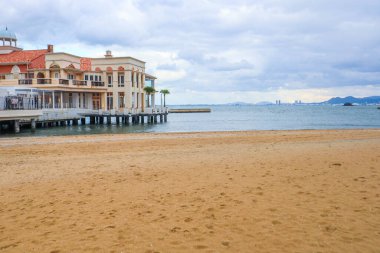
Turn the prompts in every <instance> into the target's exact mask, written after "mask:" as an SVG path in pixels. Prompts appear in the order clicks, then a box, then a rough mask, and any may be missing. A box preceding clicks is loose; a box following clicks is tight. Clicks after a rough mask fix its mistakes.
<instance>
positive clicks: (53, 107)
mask: <svg viewBox="0 0 380 253" xmlns="http://www.w3.org/2000/svg"><path fill="white" fill-rule="evenodd" d="M52 97H53V109H55V96H54V91H52Z"/></svg>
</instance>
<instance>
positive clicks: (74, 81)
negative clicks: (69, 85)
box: [73, 80, 87, 86]
mask: <svg viewBox="0 0 380 253" xmlns="http://www.w3.org/2000/svg"><path fill="white" fill-rule="evenodd" d="M73 85H76V86H87V81H84V80H73Z"/></svg>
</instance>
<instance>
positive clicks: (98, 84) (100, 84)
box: [91, 81, 104, 87]
mask: <svg viewBox="0 0 380 253" xmlns="http://www.w3.org/2000/svg"><path fill="white" fill-rule="evenodd" d="M91 86H97V87H98V86H99V87H103V86H104V82H99V81H91Z"/></svg>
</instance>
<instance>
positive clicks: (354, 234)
mask: <svg viewBox="0 0 380 253" xmlns="http://www.w3.org/2000/svg"><path fill="white" fill-rule="evenodd" d="M379 249H380V129H377V130H376V129H375V130H315V131H312V130H310V131H308V130H307V131H306V130H305V131H251V132H216V133H212V132H206V133H173V134H166V133H165V134H126V135H87V136H65V137H25V138H0V252H51V253H53V252H55V253H57V252H346V253H347V252H379Z"/></svg>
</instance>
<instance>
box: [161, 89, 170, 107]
mask: <svg viewBox="0 0 380 253" xmlns="http://www.w3.org/2000/svg"><path fill="white" fill-rule="evenodd" d="M160 93H161V94H164V107H166V95H169V94H170V92H169V90H167V89H164V90H161V91H160Z"/></svg>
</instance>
